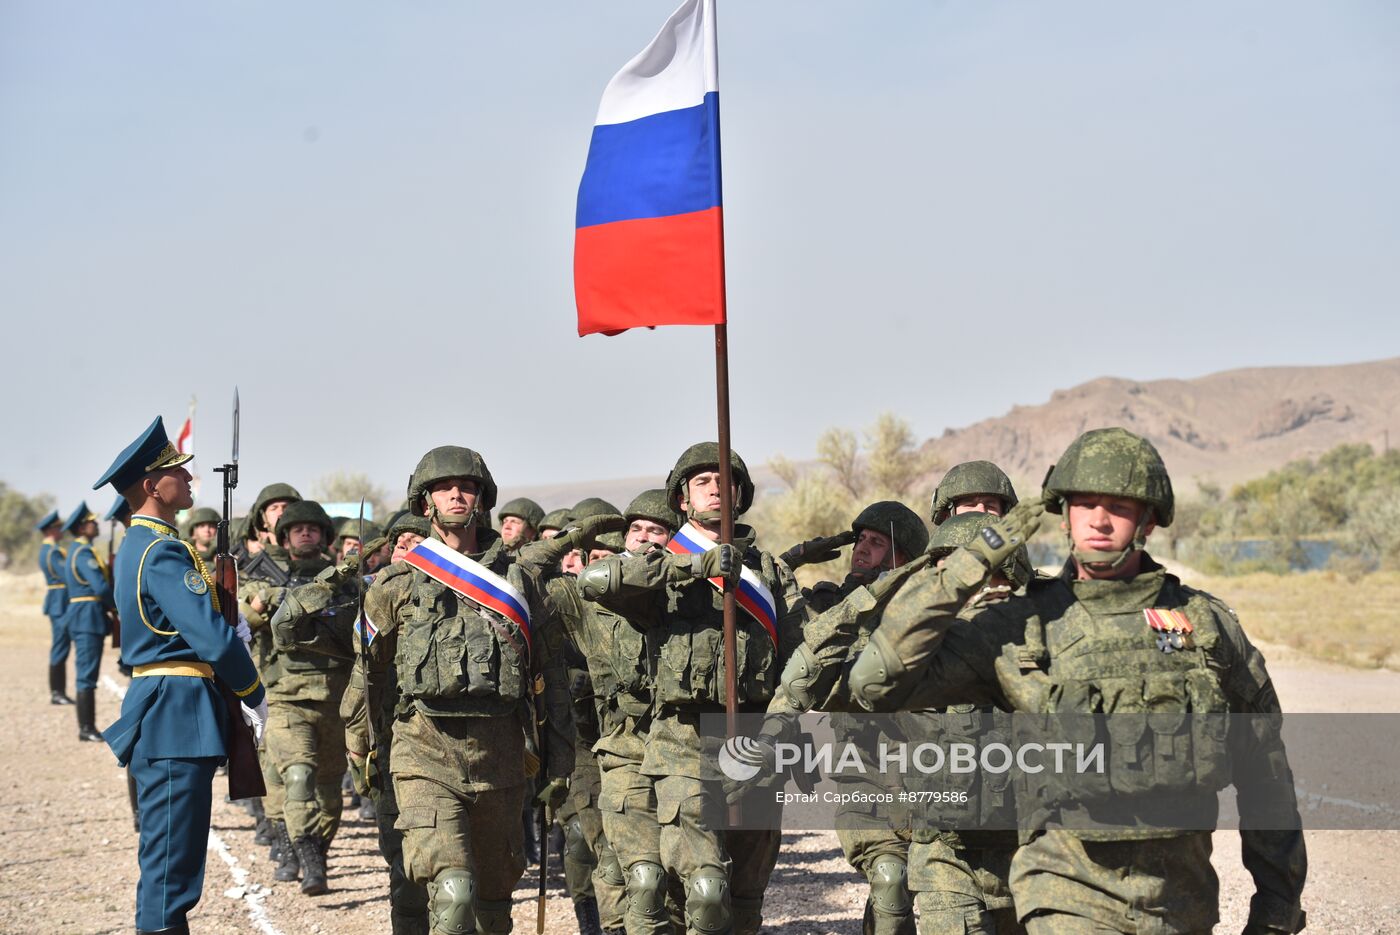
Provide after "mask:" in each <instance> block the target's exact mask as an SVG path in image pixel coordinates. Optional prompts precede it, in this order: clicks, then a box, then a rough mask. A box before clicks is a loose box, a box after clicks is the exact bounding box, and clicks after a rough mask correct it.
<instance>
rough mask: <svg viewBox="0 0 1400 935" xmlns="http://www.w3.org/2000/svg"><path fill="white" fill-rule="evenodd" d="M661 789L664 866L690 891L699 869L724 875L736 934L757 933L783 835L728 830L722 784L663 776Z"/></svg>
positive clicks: (658, 798)
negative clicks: (691, 883)
mask: <svg viewBox="0 0 1400 935" xmlns="http://www.w3.org/2000/svg"><path fill="white" fill-rule="evenodd" d="M655 788H656V817H657V820H658V821H659V822H660V825H661V834H660V845H661V864H662V866H664V867H665V868H666V869H667V870H668V871H670V872H671V873H674V874H675V875H676V876H677V877H679V878H680V882H681V885H682V887H684V888H686V889H687V890H688V888H689V885H690V880H691V877H692V876H694V875H695V873H696V872H697V871H699V870H702V869H703V870H711V871H718V872H719V873H721V874H723V875H724V876H725V877H726V878H727V879H728V880H729V895H730V903H731V906H732V913H733V920H734V933H735V935H753V933H756V932H757V931H758V930H759V929H760V928H761V927H762V923H763V894H764V892H765V891H766V890H767V889H768V878H769V877H770V876H772V874H773V867H774V866H775V865H776V864H777V862H778V847H779V845H780V844H781V843H782V832H780V831H778V830H776V829H774V830H736V831H726V830H724V825H725V823H726V809H727V806H726V804H725V801H724V794H723V792H722V791H721V789H720V784H719V783H718V782H705V781H703V780H700V779H693V778H691V777H689V776H658V777H655Z"/></svg>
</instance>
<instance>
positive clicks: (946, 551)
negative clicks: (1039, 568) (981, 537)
mask: <svg viewBox="0 0 1400 935" xmlns="http://www.w3.org/2000/svg"><path fill="white" fill-rule="evenodd" d="M995 521H996V517H995V516H993V515H992V514H990V513H959V514H958V515H957V516H950V517H948V519H947V520H946V521H944V522H942V523H939V524H938V525H937V526H935V527H934V528H933V535H932V536H930V537H929V540H928V554H929V555H931V556H933V558H934V560H935V561H937V560H938V559H941V558H946V557H948V556H949V555H951V554H953V553H954V552H956V551H957V550H958V549H960V548H962V547H963V546H965V545H967V544H968V543H969V542H971V541H972V540H973V539H976V538H977V536H978V534H980V533H981V532H982V530H983V529H986V528H987V527H988V526H990V525H991V524H992V523H993V522H995ZM999 570H1000V571H1001V573H1002V574H1003V575H1005V576H1006V579H1007V580H1008V581H1010V582H1011V583H1012V584H1014V585H1016V586H1017V587H1020V586H1022V585H1024V584H1025V583H1026V582H1028V581H1030V579H1031V577H1032V575H1034V574H1035V569H1034V568H1032V566H1031V561H1030V555H1029V554H1028V553H1027V552H1026V547H1025V546H1024V545H1023V546H1021V547H1020V548H1019V549H1017V550H1016V551H1015V552H1012V553H1011V555H1009V556H1008V557H1007V558H1006V560H1005V561H1003V562H1002V563H1001V567H1000V569H999Z"/></svg>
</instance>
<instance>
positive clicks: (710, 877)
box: [685, 870, 733, 935]
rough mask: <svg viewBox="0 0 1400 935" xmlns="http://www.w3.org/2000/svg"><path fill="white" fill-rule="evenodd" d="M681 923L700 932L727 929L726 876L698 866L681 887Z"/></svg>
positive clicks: (714, 933)
mask: <svg viewBox="0 0 1400 935" xmlns="http://www.w3.org/2000/svg"><path fill="white" fill-rule="evenodd" d="M685 927H686V929H688V930H689V931H692V932H700V933H701V935H721V933H724V932H730V931H732V930H733V928H732V914H731V912H730V908H729V880H728V878H726V877H725V876H724V874H722V873H716V872H715V871H713V870H709V871H707V870H702V871H700V872H699V873H697V874H695V875H694V876H692V877H691V878H690V882H689V884H687V886H686V888H685Z"/></svg>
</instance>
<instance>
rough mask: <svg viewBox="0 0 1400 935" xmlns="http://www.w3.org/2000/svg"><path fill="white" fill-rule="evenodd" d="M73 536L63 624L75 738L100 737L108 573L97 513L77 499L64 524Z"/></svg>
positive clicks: (66, 562) (110, 607)
mask: <svg viewBox="0 0 1400 935" xmlns="http://www.w3.org/2000/svg"><path fill="white" fill-rule="evenodd" d="M63 528H64V529H66V530H67V531H68V532H69V533H71V534H72V536H73V547H72V548H71V549H69V550H68V557H67V558H66V559H65V560H64V562H63V580H64V583H65V584H67V585H68V612H67V613H66V614H65V615H64V618H63V625H64V627H65V628H66V629H67V630H68V638H69V639H71V640H72V641H73V648H74V656H75V657H76V658H75V659H74V661H73V680H74V682H75V684H76V685H77V689H78V690H77V699H78V705H77V708H78V739H79V740H96V741H101V740H102V734H101V732H100V731H98V729H97V724H96V716H97V711H96V705H97V672H98V669H99V668H100V666H101V665H102V641H103V639H105V638H106V636H107V634H108V633H110V632H111V629H112V625H111V621H110V620H108V613H109V612H110V611H111V610H113V609H114V608H115V607H116V605H115V603H113V600H112V573H111V571H110V570H108V568H107V565H106V563H105V562H103V561H102V559H101V558H100V557H98V554H97V551H96V550H95V549H94V548H93V547H92V540H93V539H95V538H96V537H97V517H96V516H94V515H93V514H92V512H91V511H90V510H88V508H87V503H86V502H83V503H79V504H78V508H77V509H76V510H74V511H73V512H72V514H70V515H69V517H68V520H67V522H65V523H64V524H63Z"/></svg>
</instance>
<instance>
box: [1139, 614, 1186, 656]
mask: <svg viewBox="0 0 1400 935" xmlns="http://www.w3.org/2000/svg"><path fill="white" fill-rule="evenodd" d="M1142 615H1143V616H1144V617H1146V618H1147V625H1148V626H1149V627H1151V628H1152V630H1153V632H1155V633H1156V634H1157V648H1158V649H1160V650H1161V651H1162V652H1164V653H1174V652H1179V651H1180V650H1183V649H1193V648H1194V647H1195V643H1194V642H1192V640H1191V632H1192V631H1193V630H1194V629H1195V627H1193V626H1191V621H1190V620H1189V619H1187V617H1186V614H1185V613H1184V612H1183V611H1180V610H1164V609H1162V608H1160V607H1148V608H1146V609H1144V610H1143V612H1142Z"/></svg>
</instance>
